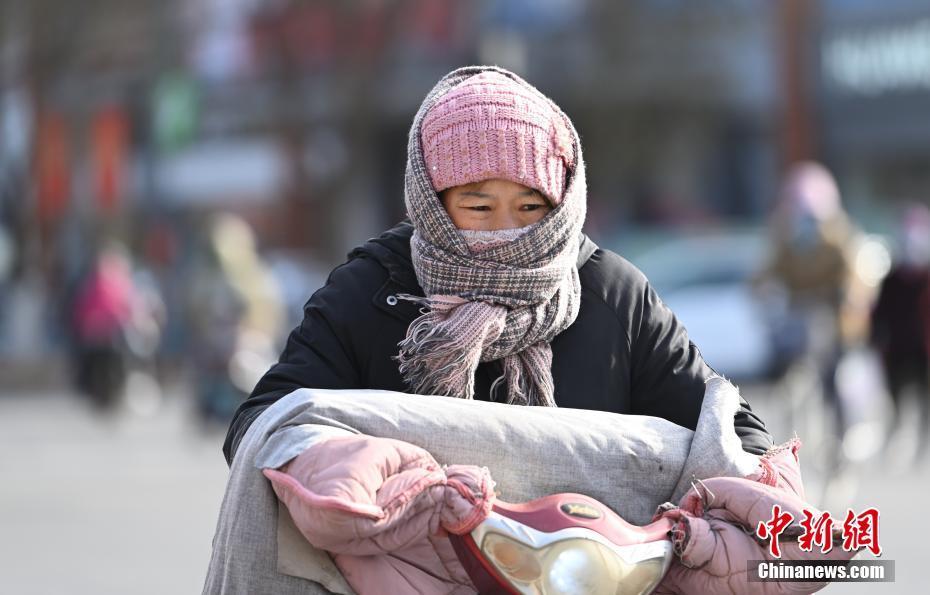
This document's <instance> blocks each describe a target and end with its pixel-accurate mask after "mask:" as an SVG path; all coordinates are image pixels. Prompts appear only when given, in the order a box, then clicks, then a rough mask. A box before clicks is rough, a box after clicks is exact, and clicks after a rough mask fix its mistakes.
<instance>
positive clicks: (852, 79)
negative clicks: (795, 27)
mask: <svg viewBox="0 0 930 595" xmlns="http://www.w3.org/2000/svg"><path fill="white" fill-rule="evenodd" d="M821 19H822V24H821V30H820V35H819V39H817V45H816V48H817V49H816V53H815V57H817V58H819V60H818V63H819V70H817V71H815V73H814V74H816V75H817V78H818V79H819V80H818V85H819V86H818V91H819V97H818V101H819V103H820V113H821V124H822V126H823V129H822V134H823V136H822V140H823V147H824V152H825V155H826V157H827V159H828V160H829V161H830V162H831V163H832V164H833V166H834V167H835V169H836V171H837V174H838V175H839V176H840V177H841V178H845V179H847V180H849V181H850V182H849V185H850V187H851V188H852V187H853V186H854V190H853V194H852V195H850V198H852V199H853V200H856V196H858V199H859V200H861V201H864V202H863V206H864V205H865V203H866V202H868V203H870V204H871V206H870V207H869V208H878V207H879V206H880V205H881V203H888V201H894V200H912V199H914V198H923V197H926V196H927V188H928V187H930V5H928V4H927V3H926V2H921V1H917V0H887V1H886V2H874V3H869V2H842V1H840V0H827V1H826V2H825V4H824V7H823V14H822V17H821Z"/></svg>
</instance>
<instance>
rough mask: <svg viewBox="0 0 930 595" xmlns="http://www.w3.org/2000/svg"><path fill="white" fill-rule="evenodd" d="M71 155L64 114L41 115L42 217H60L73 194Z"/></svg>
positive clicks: (37, 164)
mask: <svg viewBox="0 0 930 595" xmlns="http://www.w3.org/2000/svg"><path fill="white" fill-rule="evenodd" d="M70 162H71V155H70V151H69V146H68V130H67V125H66V122H65V119H64V117H63V116H62V115H61V114H59V113H56V112H51V111H47V112H43V113H42V114H41V115H40V116H39V123H38V130H37V134H36V152H35V170H34V171H35V185H36V200H37V201H38V205H37V208H38V214H39V219H40V220H41V221H43V222H49V221H53V220H55V219H58V218H59V217H61V215H62V213H64V210H65V208H66V207H67V206H68V199H69V197H70V195H71V163H70Z"/></svg>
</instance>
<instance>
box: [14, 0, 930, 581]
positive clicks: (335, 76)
mask: <svg viewBox="0 0 930 595" xmlns="http://www.w3.org/2000/svg"><path fill="white" fill-rule="evenodd" d="M473 63H490V64H499V65H501V66H504V67H507V68H510V69H512V70H514V71H516V72H518V73H519V74H521V75H522V76H524V77H525V78H526V79H528V80H529V81H530V82H531V83H533V84H534V85H536V86H537V87H538V88H539V89H541V90H542V91H543V92H545V93H546V94H548V95H549V96H551V97H552V98H553V99H554V100H555V101H556V103H558V104H559V105H560V106H561V107H562V108H563V109H564V110H565V111H566V113H568V114H569V115H570V116H571V118H572V119H573V121H574V123H575V125H576V127H577V128H578V130H579V133H580V135H581V138H582V142H583V144H584V148H585V155H586V160H587V164H588V184H589V213H588V219H587V224H586V231H587V232H588V234H589V235H590V236H591V237H592V238H593V239H594V240H595V242H596V243H598V244H599V245H601V246H603V247H605V248H610V249H613V250H615V251H617V252H619V253H620V254H621V255H624V256H625V257H627V258H628V259H630V260H631V261H632V262H633V263H634V264H636V265H637V266H639V267H640V268H642V269H643V270H644V271H645V273H646V274H647V276H648V277H649V278H650V279H651V281H652V282H653V284H654V285H655V286H656V287H657V289H658V291H659V294H660V295H661V296H662V297H663V299H664V300H665V301H666V303H667V304H668V305H669V306H670V307H671V308H672V309H673V310H674V311H675V312H676V313H677V314H678V316H679V317H680V318H681V319H682V321H683V322H684V323H685V325H686V326H687V327H688V329H689V332H690V333H691V335H692V338H693V340H694V341H695V343H696V344H697V345H698V346H699V347H700V348H701V349H702V352H703V354H704V356H705V359H706V360H707V361H708V363H709V364H710V365H712V366H713V367H714V368H716V369H717V370H718V371H719V372H721V373H722V374H725V375H727V376H730V377H732V378H734V379H735V380H737V381H738V382H740V383H741V384H742V385H743V386H744V387H748V391H749V392H750V393H752V394H751V395H747V396H749V397H750V400H751V401H752V403H753V404H754V405H756V404H757V403H759V407H760V408H762V409H763V411H764V412H765V413H764V414H763V418H765V419H766V420H767V421H769V424H770V426H773V429H774V431H773V433H774V434H776V438H777V439H785V438H787V437H788V435H790V432H794V431H796V432H798V433H799V434H800V435H801V437H802V438H803V439H805V440H806V441H807V442H808V445H809V446H808V452H809V453H811V454H810V455H809V457H810V458H809V461H810V462H809V463H808V464H809V465H810V468H811V469H813V470H814V471H813V472H811V473H810V474H809V475H808V477H810V478H811V479H809V481H810V482H811V483H812V484H815V485H818V489H819V492H818V494H819V496H818V497H820V498H821V499H822V500H823V501H825V502H830V501H831V500H830V498H831V494H833V496H832V497H833V498H834V500H833V501H835V502H845V501H848V499H849V498H851V497H852V496H850V494H851V493H853V492H852V491H851V488H850V487H849V486H850V483H851V481H852V480H851V479H850V477H853V476H855V475H857V474H855V473H854V471H855V470H856V469H857V468H860V469H861V467H862V465H864V464H865V463H866V462H867V461H869V460H872V459H873V458H874V457H876V456H879V453H881V452H884V453H885V454H884V456H885V457H886V458H885V459H882V460H885V461H887V460H892V461H893V462H894V463H895V464H896V465H898V466H901V467H902V468H909V467H910V466H911V465H914V464H917V463H916V462H915V461H917V459H918V453H919V452H920V451H919V446H920V444H919V440H918V437H919V436H920V435H924V436H926V434H927V432H926V427H927V419H928V414H927V410H928V407H927V405H928V399H930V395H928V388H927V373H928V345H930V293H928V292H930V211H928V210H927V207H926V205H927V204H930V7H928V6H927V4H926V3H925V2H921V1H919V0H885V1H883V2H868V1H865V0H780V1H779V2H768V1H764V0H715V1H693V0H692V1H684V0H633V1H629V2H614V1H611V0H476V1H471V2H466V1H459V0H348V1H336V0H184V1H178V0H119V1H117V0H87V1H82V2H60V1H58V0H0V407H5V409H2V411H6V412H7V422H4V421H3V419H2V418H3V414H0V424H3V423H7V424H9V425H8V426H6V427H7V428H9V427H10V426H11V425H12V424H13V423H14V422H13V421H10V420H26V422H28V421H30V420H32V419H33V418H32V417H29V415H31V414H27V413H23V412H25V411H28V405H27V404H28V403H30V402H35V401H36V400H37V399H41V397H40V396H37V395H45V400H44V402H46V403H48V402H53V403H55V408H59V407H60V406H63V405H62V403H68V404H69V405H68V406H69V407H78V408H79V409H71V410H69V411H72V412H74V411H92V412H98V413H100V414H104V417H107V416H109V417H113V416H117V417H119V416H123V417H126V416H129V417H131V418H133V416H134V418H139V419H152V420H155V419H162V418H160V417H159V416H164V415H166V414H165V413H164V412H165V411H177V412H179V413H178V415H179V416H181V417H183V418H184V420H185V421H184V422H182V424H183V425H182V426H181V428H182V429H180V430H177V431H178V432H181V433H184V434H185V435H186V434H188V433H197V432H198V431H200V430H203V431H205V432H206V436H207V437H208V439H209V445H210V446H209V447H210V448H211V449H212V448H215V451H211V454H210V456H211V457H213V456H215V461H212V462H211V463H210V465H215V464H219V463H220V462H221V457H220V454H219V438H218V437H219V434H218V431H219V430H220V429H221V428H223V426H224V424H225V422H226V421H227V420H228V419H229V416H230V415H231V413H232V411H233V409H234V408H235V406H236V405H237V404H238V402H239V401H240V400H241V399H243V398H244V397H245V395H246V394H248V392H249V391H250V390H251V387H252V386H253V385H254V383H255V381H256V380H257V379H258V377H260V376H261V374H262V373H263V372H264V371H265V370H266V369H267V367H268V366H269V365H270V363H271V362H273V361H274V360H275V359H276V358H277V354H278V353H279V351H280V349H281V347H282V345H283V341H284V338H285V337H286V334H287V332H288V331H289V330H290V329H291V328H293V326H295V325H296V324H298V323H299V320H300V317H301V309H302V305H303V304H304V302H305V301H306V300H307V298H308V297H309V296H310V294H311V293H312V292H313V291H314V290H315V289H317V288H318V287H319V286H321V285H322V283H323V282H324V281H325V278H326V275H327V274H328V271H329V270H330V269H331V268H332V267H333V266H334V265H336V264H338V263H340V262H342V261H343V260H344V258H345V254H346V253H347V251H348V250H349V249H351V248H352V247H353V246H355V245H357V244H359V243H361V242H362V241H364V240H365V239H366V238H368V237H371V236H373V235H377V234H378V233H379V232H380V231H382V230H383V229H385V228H387V227H389V226H390V225H392V224H393V223H395V222H396V221H398V220H400V219H401V218H402V217H403V216H404V212H403V209H404V207H403V173H404V165H405V158H406V135H407V132H408V129H409V126H410V123H411V121H412V119H413V115H414V111H415V110H416V108H417V107H418V106H419V103H420V101H421V100H422V98H423V96H424V95H425V94H426V92H427V91H428V90H429V89H430V88H431V86H432V85H433V84H434V83H435V81H436V80H438V79H439V78H440V77H441V76H442V75H443V74H445V73H446V72H448V71H449V70H451V69H453V68H455V67H457V66H461V65H466V64H473ZM744 392H745V391H744ZM48 395H55V396H48ZM75 397H78V398H75ZM81 397H82V398H81ZM50 399H51V401H50ZM56 399H57V400H56ZM75 404H77V405H75ZM14 410H15V411H16V414H15V415H13V414H12V413H10V412H11V411H14ZM43 411H44V410H43ZM36 415H39V414H36ZM75 415H78V414H76V413H75ZM93 415H96V413H95V414H93ZM766 416H768V417H766ZM86 423H88V424H92V423H94V422H93V421H92V418H90V417H89V418H87V420H86ZM152 423H156V422H154V421H153V422H152ZM158 423H161V422H158ZM921 424H923V425H921ZM133 427H135V426H133ZM159 427H160V426H159ZM165 427H168V426H165ZM171 427H174V426H171ZM900 428H905V429H900ZM906 428H910V429H909V430H906ZM921 428H923V429H921ZM198 429H199V430H198ZM165 431H166V432H169V430H168V429H166V430H165ZM170 431H175V430H170ZM142 433H143V434H144V432H142ZM23 435H25V434H23ZM91 435H93V434H91ZM171 435H172V436H174V435H173V434H171ZM900 436H905V437H904V438H900ZM82 440H84V439H82ZM87 440H91V439H90V438H87V439H86V440H84V442H86V441H87ZM127 440H128V438H127ZM154 440H155V441H156V442H157V441H160V440H161V438H157V439H154ZM75 444H77V442H76V443H75ZM120 444H121V443H119V442H118V441H117V442H113V447H114V448H119V445H120ZM140 444H141V443H140ZM139 448H142V449H143V450H144V448H145V447H144V446H139ZM158 448H159V449H163V448H164V447H163V446H159V447H158ZM889 449H890V450H889ZM888 452H892V453H894V454H893V455H892V456H891V457H890V458H887V457H888V455H887V453H888ZM11 464H12V463H11ZM4 469H6V468H4ZM217 469H218V468H217ZM6 470H9V469H6ZM214 472H216V470H214ZM217 473H218V472H217ZM858 475H861V473H859V474H858ZM211 477H215V478H219V479H215V480H214V484H213V485H218V486H219V489H221V487H222V486H221V483H219V482H221V476H220V475H215V476H211ZM923 477H924V479H923V480H922V481H924V482H927V481H928V480H927V478H926V476H923ZM853 483H854V482H853ZM844 486H845V487H844ZM831 487H832V488H834V491H833V492H831V491H830V490H831ZM837 494H839V495H837ZM24 497H25V496H24ZM12 502H13V504H14V505H16V504H17V503H19V504H21V503H22V500H16V499H15V498H14V499H13V500H12ZM215 504H216V507H217V509H218V500H217V501H216V502H215ZM205 514H207V515H208V516H209V515H211V514H214V511H213V510H212V509H210V508H209V507H208V508H207V509H206V511H205ZM210 522H212V518H210V519H207V525H209V524H210ZM25 530H26V529H24V531H25ZM2 533H3V531H2V530H0V535H2ZM0 539H2V537H0ZM200 545H203V544H200ZM11 547H12V546H11ZM198 552H200V553H198V554H197V555H198V556H201V557H202V556H203V553H202V552H201V551H200V550H198ZM198 560H199V561H200V562H203V563H204V566H203V567H204V568H205V560H203V559H200V558H198ZM0 575H2V572H0Z"/></svg>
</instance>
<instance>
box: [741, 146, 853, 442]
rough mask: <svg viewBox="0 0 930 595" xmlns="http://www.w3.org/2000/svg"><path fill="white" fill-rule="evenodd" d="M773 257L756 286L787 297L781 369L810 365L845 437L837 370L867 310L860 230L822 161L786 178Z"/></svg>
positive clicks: (779, 334)
mask: <svg viewBox="0 0 930 595" xmlns="http://www.w3.org/2000/svg"><path fill="white" fill-rule="evenodd" d="M772 233H773V235H772V242H773V255H772V258H771V260H770V261H769V263H768V265H767V267H766V268H765V269H764V271H763V272H762V273H761V274H760V275H759V276H758V278H757V284H758V285H759V286H765V285H766V284H768V285H771V284H774V286H775V287H776V288H777V289H778V290H779V291H781V292H782V294H783V296H784V298H785V303H784V308H783V310H782V312H781V316H779V317H778V318H777V319H776V320H775V321H774V323H773V329H772V333H773V334H772V340H773V344H774V351H775V353H776V358H777V359H778V362H777V368H778V370H779V371H780V372H781V373H785V372H786V371H787V370H788V369H790V368H791V366H792V365H793V364H794V363H796V362H798V361H803V360H807V361H812V362H813V364H814V367H815V369H816V370H817V373H818V375H819V384H820V386H821V388H822V391H823V394H824V397H825V399H826V401H827V403H828V404H829V405H830V406H831V407H832V409H833V412H834V413H835V419H834V422H835V428H834V429H835V432H836V434H837V436H838V437H839V438H842V436H843V435H844V434H845V430H846V429H847V421H848V420H847V417H848V415H847V414H848V412H847V411H846V406H845V404H844V402H843V400H842V397H841V395H840V394H839V393H838V390H837V384H836V370H837V365H838V363H839V361H840V359H841V358H842V357H843V355H844V354H845V353H846V352H847V351H848V350H849V349H850V348H851V347H853V346H856V345H858V344H860V343H861V342H862V341H864V339H865V337H864V333H865V330H866V329H867V328H868V310H867V308H864V307H863V302H864V300H863V296H864V295H865V292H864V287H865V284H864V283H863V281H862V279H861V278H859V276H858V273H857V271H856V267H855V264H854V263H855V255H856V250H857V246H858V242H859V239H860V236H861V234H860V232H859V230H858V229H857V227H856V226H855V225H854V224H853V223H852V221H851V220H850V218H849V216H848V215H847V213H846V211H845V210H844V209H843V206H842V202H841V198H840V192H839V188H838V187H837V184H836V180H835V179H834V178H833V175H832V174H831V173H830V172H829V171H828V170H827V169H826V168H825V167H824V166H823V165H821V164H819V163H814V162H800V163H797V164H795V165H793V166H792V167H791V168H790V169H789V171H788V173H787V175H786V176H785V178H784V182H783V184H782V187H781V192H780V197H779V201H778V205H777V207H776V210H775V212H774V214H773V218H772Z"/></svg>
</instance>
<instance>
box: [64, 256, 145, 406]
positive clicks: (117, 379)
mask: <svg viewBox="0 0 930 595" xmlns="http://www.w3.org/2000/svg"><path fill="white" fill-rule="evenodd" d="M133 300H134V286H133V278H132V266H131V264H130V260H129V255H128V253H127V251H126V249H125V247H123V246H122V245H121V244H119V243H118V242H115V241H110V242H108V243H106V244H105V245H104V246H103V247H102V248H101V249H100V251H99V252H98V254H97V256H96V257H95V258H94V260H93V262H92V265H91V267H90V268H89V271H88V273H87V275H86V276H85V277H84V279H83V280H81V281H80V282H79V285H78V290H77V294H76V296H75V299H74V303H73V304H72V309H71V316H72V322H73V329H74V343H73V345H74V352H73V354H72V355H73V358H72V361H73V365H74V370H75V379H76V383H77V388H78V389H79V390H80V391H81V392H82V393H84V394H85V395H87V396H89V397H90V398H91V401H92V403H93V404H94V405H96V406H97V407H98V408H100V409H112V408H113V407H114V406H115V405H116V404H117V401H118V398H119V396H120V393H121V390H122V388H123V383H124V382H125V377H126V359H125V348H126V342H125V338H126V336H125V332H126V328H127V325H128V324H129V322H130V320H131V318H132V315H133Z"/></svg>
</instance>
